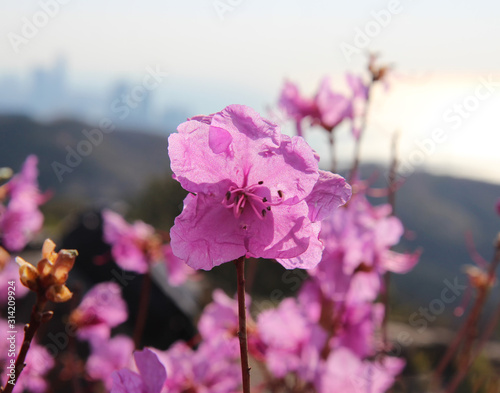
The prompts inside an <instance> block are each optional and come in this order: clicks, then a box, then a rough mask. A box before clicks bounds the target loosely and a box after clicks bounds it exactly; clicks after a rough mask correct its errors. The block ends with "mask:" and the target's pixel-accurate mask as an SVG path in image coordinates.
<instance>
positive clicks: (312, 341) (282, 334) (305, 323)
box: [257, 298, 327, 382]
mask: <svg viewBox="0 0 500 393" xmlns="http://www.w3.org/2000/svg"><path fill="white" fill-rule="evenodd" d="M305 310H306V309H303V308H302V307H301V305H300V304H299V303H297V301H296V300H295V299H293V298H287V299H285V300H283V301H282V302H281V303H280V305H279V306H278V308H276V309H271V310H266V311H264V312H262V313H261V314H260V315H259V318H258V322H257V323H258V329H259V335H260V337H261V339H262V341H263V343H264V344H265V345H266V349H265V351H264V352H265V360H266V365H267V367H268V369H269V370H270V371H271V373H272V374H273V375H274V376H275V377H277V378H283V377H285V376H286V375H287V374H288V373H292V372H296V373H297V374H298V375H299V376H300V377H301V378H302V380H304V381H307V382H312V381H313V380H314V376H315V374H316V371H315V369H316V368H317V367H318V364H319V361H320V354H321V351H322V349H323V347H324V346H325V343H326V340H327V334H326V332H325V331H324V330H323V329H322V328H321V327H320V326H319V325H318V324H316V323H313V322H312V321H311V320H309V318H308V316H307V312H306V311H305Z"/></svg>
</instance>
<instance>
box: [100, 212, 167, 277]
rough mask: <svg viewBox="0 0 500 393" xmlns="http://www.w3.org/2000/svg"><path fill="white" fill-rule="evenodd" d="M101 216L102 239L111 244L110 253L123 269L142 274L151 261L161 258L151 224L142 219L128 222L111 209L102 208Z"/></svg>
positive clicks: (157, 241)
mask: <svg viewBox="0 0 500 393" xmlns="http://www.w3.org/2000/svg"><path fill="white" fill-rule="evenodd" d="M102 217H103V220H104V229H103V230H104V241H106V242H107V243H109V244H110V245H111V254H112V255H113V258H114V259H115V261H116V263H117V264H118V266H120V267H121V268H122V269H123V270H129V271H133V272H136V273H140V274H144V273H146V272H147V271H148V270H149V265H150V263H151V262H153V261H154V260H156V259H159V258H161V248H160V242H159V240H158V238H157V236H156V235H155V230H154V228H153V227H152V226H150V225H148V224H146V223H144V222H142V221H136V222H134V223H133V224H129V223H127V222H126V221H125V220H124V219H123V218H122V216H120V215H119V214H118V213H115V212H113V211H111V210H104V211H103V212H102Z"/></svg>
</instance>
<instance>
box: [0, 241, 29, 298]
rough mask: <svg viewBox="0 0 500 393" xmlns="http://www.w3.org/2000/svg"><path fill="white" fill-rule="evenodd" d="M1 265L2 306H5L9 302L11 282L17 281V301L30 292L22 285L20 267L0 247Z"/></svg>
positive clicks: (0, 288) (0, 291)
mask: <svg viewBox="0 0 500 393" xmlns="http://www.w3.org/2000/svg"><path fill="white" fill-rule="evenodd" d="M2 250H3V251H2ZM3 252H5V254H4V253H3ZM4 258H8V259H4ZM0 264H3V265H2V266H1V267H0V305H5V304H7V300H8V296H7V294H8V290H9V287H10V286H11V285H10V284H9V282H11V281H15V284H14V286H15V288H16V299H21V298H22V297H24V296H26V294H28V292H29V291H30V290H29V289H28V288H26V287H25V286H24V285H22V283H21V278H20V277H19V266H18V265H17V264H16V263H15V262H14V260H13V259H12V260H11V258H10V255H9V253H7V252H6V251H5V250H4V249H3V248H2V247H0Z"/></svg>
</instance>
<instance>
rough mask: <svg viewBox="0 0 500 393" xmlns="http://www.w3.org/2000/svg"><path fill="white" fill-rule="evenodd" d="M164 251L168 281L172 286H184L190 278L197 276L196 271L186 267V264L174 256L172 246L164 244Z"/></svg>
mask: <svg viewBox="0 0 500 393" xmlns="http://www.w3.org/2000/svg"><path fill="white" fill-rule="evenodd" d="M162 249H163V255H164V257H165V265H166V267H167V273H168V275H167V280H168V282H169V283H170V285H173V286H178V285H182V284H184V283H185V282H186V280H187V279H188V278H189V277H192V276H193V275H194V274H196V270H194V269H193V268H192V267H190V266H188V265H186V262H184V261H183V260H182V259H180V258H177V257H176V256H175V255H174V253H173V252H172V247H171V246H170V244H164V245H163V246H162Z"/></svg>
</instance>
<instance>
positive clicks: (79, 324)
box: [69, 282, 128, 340]
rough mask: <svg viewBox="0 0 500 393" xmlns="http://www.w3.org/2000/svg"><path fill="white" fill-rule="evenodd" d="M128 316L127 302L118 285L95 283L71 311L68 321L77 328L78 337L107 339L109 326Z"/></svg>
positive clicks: (120, 321) (111, 326)
mask: <svg viewBox="0 0 500 393" xmlns="http://www.w3.org/2000/svg"><path fill="white" fill-rule="evenodd" d="M127 318H128V311H127V304H126V303H125V301H124V300H123V298H122V296H121V290H120V286H119V285H118V284H116V283H114V282H105V283H101V284H96V285H95V286H94V287H92V289H90V290H89V291H88V292H87V293H86V294H85V296H84V297H83V299H82V301H81V303H80V305H79V306H78V307H77V308H76V309H74V310H73V311H72V312H71V315H70V317H69V321H70V323H71V324H72V325H73V326H75V327H76V328H77V335H78V337H79V338H80V339H88V340H89V339H90V340H92V339H94V338H100V339H107V338H109V336H110V333H111V328H113V327H115V326H118V325H119V324H121V323H122V322H125V321H126V320H127Z"/></svg>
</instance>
